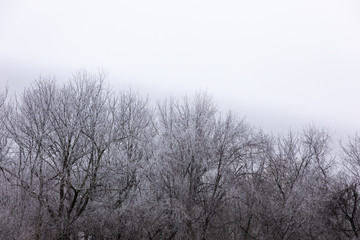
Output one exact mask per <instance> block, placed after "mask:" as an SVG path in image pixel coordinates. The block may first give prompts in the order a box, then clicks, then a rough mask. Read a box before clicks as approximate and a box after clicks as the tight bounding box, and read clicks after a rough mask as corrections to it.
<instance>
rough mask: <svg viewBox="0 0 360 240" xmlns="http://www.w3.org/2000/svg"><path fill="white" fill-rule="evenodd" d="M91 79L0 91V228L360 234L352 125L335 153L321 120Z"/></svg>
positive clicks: (140, 233)
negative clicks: (263, 118) (270, 125)
mask: <svg viewBox="0 0 360 240" xmlns="http://www.w3.org/2000/svg"><path fill="white" fill-rule="evenodd" d="M103 78H104V77H103V76H102V75H101V74H98V75H92V74H87V73H78V74H75V75H74V78H73V79H72V80H71V81H69V82H68V83H67V84H65V85H63V86H59V85H57V84H56V82H55V81H53V80H51V79H40V80H38V81H35V82H34V83H33V85H32V86H31V87H29V88H27V89H26V90H25V91H24V92H23V94H22V95H21V97H19V98H17V99H9V98H8V99H6V93H5V92H4V93H3V94H2V95H0V108H1V111H0V119H1V120H0V181H1V185H0V194H1V197H0V238H1V239H4V240H6V239H38V240H39V239H59V240H60V239H63V240H65V239H67V240H69V239H276V240H277V239H279V240H280V239H283V240H285V239H287V240H291V239H294V240H295V239H355V238H359V234H360V232H359V231H360V213H359V209H358V208H359V207H360V195H359V194H360V193H359V191H360V189H359V179H360V178H359V177H360V176H359V174H360V138H359V137H357V136H356V137H354V138H353V139H351V141H350V142H349V144H348V146H344V147H343V148H342V149H341V152H340V153H335V154H337V155H336V156H338V160H339V164H338V165H335V163H334V151H333V149H332V147H331V146H332V145H331V143H332V139H331V136H330V134H329V133H328V132H327V131H324V130H321V129H318V128H314V127H308V128H305V130H304V131H303V132H299V133H294V132H288V133H286V134H283V135H280V136H276V137H275V136H272V135H270V134H266V133H264V132H263V131H261V130H259V129H256V128H253V127H251V125H249V124H248V123H246V122H245V121H244V120H243V119H239V118H238V117H236V116H235V115H234V114H232V113H227V114H222V113H220V112H219V111H218V110H217V109H216V107H215V105H214V103H213V101H212V99H211V97H209V96H207V95H206V94H197V95H195V96H194V97H192V98H183V99H181V100H177V99H172V98H170V99H167V100H165V101H163V102H162V103H159V104H158V105H157V106H156V107H151V106H149V104H148V102H147V99H145V98H143V97H141V96H139V95H138V94H137V93H134V92H132V91H124V92H120V93H114V92H112V91H110V90H109V89H107V88H106V87H105V86H104V80H103ZM331 153H333V155H332V154H331ZM339 169H343V170H342V171H340V170H339Z"/></svg>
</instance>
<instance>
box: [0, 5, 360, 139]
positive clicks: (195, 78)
mask: <svg viewBox="0 0 360 240" xmlns="http://www.w3.org/2000/svg"><path fill="white" fill-rule="evenodd" d="M79 68H82V69H86V70H88V71H96V70H97V69H98V68H103V69H105V70H106V72H107V73H108V80H109V81H110V85H111V86H113V87H114V88H115V89H119V88H123V87H128V86H131V87H133V88H139V89H140V91H141V92H143V93H145V94H149V96H150V98H152V99H156V100H158V99H161V98H164V97H166V96H169V95H174V96H180V95H184V94H186V93H187V94H191V93H193V92H194V91H196V90H206V91H207V92H208V93H209V94H212V95H213V96H214V98H215V100H216V103H217V104H218V106H219V107H220V108H221V109H232V110H233V111H234V112H236V113H237V114H238V115H239V116H246V118H247V120H248V121H249V122H250V123H252V124H256V125H260V126H262V127H263V128H264V129H265V130H270V131H275V132H277V131H279V130H284V131H286V130H288V129H289V128H290V127H292V128H295V129H296V128H299V127H301V126H303V125H304V124H308V123H313V124H316V125H319V126H324V127H327V128H330V129H331V130H333V131H336V132H338V133H341V134H345V135H346V134H349V133H351V132H355V131H359V130H360V93H359V92H360V1H358V0H298V1H291V0H284V1H279V0H262V1H261V0H246V1H245V0H243V1H242V0H237V1H228V0H221V1H220V0H218V1H210V0H204V1H196V0H191V1H188V0H181V1H171V0H164V1H157V0H155V1H154V0H144V1H136V0H131V1H130V0H129V1H121V0H117V1H106V0H101V1H91V0H86V1H85V0H71V1H67V0H62V1H49V0H43V1H40V0H32V1H31V0H27V1H25V0H24V1H21V0H0V84H1V85H0V87H3V86H4V85H5V84H6V83H8V85H9V87H10V89H11V90H16V91H21V89H22V88H23V87H25V86H29V84H30V83H31V82H32V81H33V80H34V79H35V78H37V77H38V76H39V75H40V74H41V75H48V74H52V75H55V76H56V77H57V80H58V81H59V82H61V81H67V79H68V78H69V77H70V75H71V73H72V72H74V71H75V70H76V69H79Z"/></svg>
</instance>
